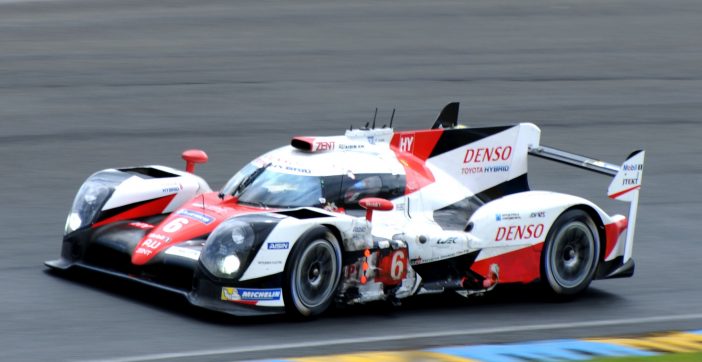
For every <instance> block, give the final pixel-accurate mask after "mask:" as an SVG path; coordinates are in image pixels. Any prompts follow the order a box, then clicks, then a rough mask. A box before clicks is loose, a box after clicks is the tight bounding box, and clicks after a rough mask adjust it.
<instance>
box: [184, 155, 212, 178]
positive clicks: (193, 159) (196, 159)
mask: <svg viewBox="0 0 702 362" xmlns="http://www.w3.org/2000/svg"><path fill="white" fill-rule="evenodd" d="M181 157H183V159H184V160H185V172H190V173H193V172H195V164H196V163H207V160H208V157H207V153H205V151H203V150H186V151H183V154H182V155H181Z"/></svg>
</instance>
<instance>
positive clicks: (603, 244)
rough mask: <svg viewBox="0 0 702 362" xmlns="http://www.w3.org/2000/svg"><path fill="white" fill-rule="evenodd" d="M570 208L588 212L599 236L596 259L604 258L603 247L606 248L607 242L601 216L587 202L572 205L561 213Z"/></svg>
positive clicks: (601, 259) (599, 260)
mask: <svg viewBox="0 0 702 362" xmlns="http://www.w3.org/2000/svg"><path fill="white" fill-rule="evenodd" d="M570 210H582V211H584V212H585V213H587V214H588V216H590V219H592V221H593V222H594V223H595V226H597V234H598V236H599V242H600V250H599V256H598V259H597V260H598V262H601V261H603V260H604V258H605V255H604V253H605V249H606V248H607V245H606V244H607V237H606V233H605V223H604V220H602V216H601V215H600V213H599V212H597V210H595V208H593V207H592V206H590V205H587V204H577V205H573V206H571V207H569V208H567V209H565V210H563V212H562V213H561V215H563V214H565V213H566V212H568V211H570Z"/></svg>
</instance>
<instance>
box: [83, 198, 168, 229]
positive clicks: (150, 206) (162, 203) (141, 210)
mask: <svg viewBox="0 0 702 362" xmlns="http://www.w3.org/2000/svg"><path fill="white" fill-rule="evenodd" d="M175 196H176V194H173V195H168V196H164V197H159V198H158V199H153V200H151V201H148V202H145V203H143V204H141V205H139V206H136V207H134V208H132V209H129V210H127V211H124V212H122V213H119V214H117V215H115V216H111V217H109V218H107V219H105V220H102V221H100V222H97V223H95V224H94V225H93V227H98V226H101V225H106V224H109V223H112V222H115V221H120V220H129V219H136V218H140V217H144V216H151V215H160V214H162V213H163V210H165V209H166V207H167V206H168V204H170V203H171V201H172V200H173V198H174V197H175Z"/></svg>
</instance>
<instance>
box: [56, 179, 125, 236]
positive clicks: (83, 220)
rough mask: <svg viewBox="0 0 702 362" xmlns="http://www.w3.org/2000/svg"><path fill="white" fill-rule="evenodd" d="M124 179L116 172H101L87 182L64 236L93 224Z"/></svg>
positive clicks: (79, 194) (80, 193)
mask: <svg viewBox="0 0 702 362" xmlns="http://www.w3.org/2000/svg"><path fill="white" fill-rule="evenodd" d="M124 177H125V176H124V175H121V174H119V173H116V172H114V171H100V172H97V173H95V174H93V175H92V176H90V177H89V178H88V179H87V180H85V182H84V183H83V185H82V186H81V187H80V190H78V193H77V194H76V198H75V199H74V200H73V206H71V211H70V212H69V213H68V217H67V218H66V227H65V229H64V235H65V234H68V233H70V232H73V231H76V230H78V229H80V228H83V227H85V226H88V225H90V224H91V223H93V222H94V221H95V218H96V217H97V215H98V214H99V213H100V210H101V209H102V207H103V206H104V205H105V202H107V199H109V198H110V195H112V192H113V191H114V188H115V187H116V186H117V185H118V184H119V183H120V182H122V180H123V179H124Z"/></svg>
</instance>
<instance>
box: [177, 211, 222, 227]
mask: <svg viewBox="0 0 702 362" xmlns="http://www.w3.org/2000/svg"><path fill="white" fill-rule="evenodd" d="M176 214H178V215H183V216H185V217H188V218H190V219H193V220H195V221H199V222H201V223H203V224H205V225H208V224H210V223H211V222H213V221H214V217H212V216H210V215H206V214H203V213H200V212H197V211H193V210H188V209H181V210H178V212H176Z"/></svg>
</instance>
